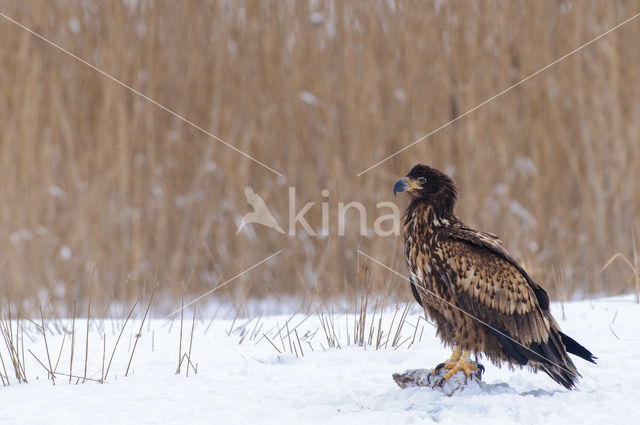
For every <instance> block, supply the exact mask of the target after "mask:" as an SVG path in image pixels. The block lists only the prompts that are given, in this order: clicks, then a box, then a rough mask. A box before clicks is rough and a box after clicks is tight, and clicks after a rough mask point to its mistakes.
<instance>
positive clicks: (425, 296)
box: [393, 164, 596, 389]
mask: <svg viewBox="0 0 640 425" xmlns="http://www.w3.org/2000/svg"><path fill="white" fill-rule="evenodd" d="M393 192H394V195H395V194H396V193H398V192H406V193H408V195H409V197H410V198H411V199H410V204H409V206H408V207H407V210H406V211H405V214H404V216H403V236H404V248H405V249H404V250H405V257H406V261H407V265H408V267H409V272H410V284H411V291H412V293H413V296H414V297H415V299H416V301H417V302H418V304H420V305H421V306H422V307H423V309H424V311H425V314H426V316H427V317H429V318H430V319H431V320H432V321H433V322H435V325H436V328H437V334H438V336H439V337H440V338H441V339H442V341H443V342H444V343H445V345H446V346H450V347H453V348H454V350H453V354H452V356H451V358H450V359H449V360H448V361H447V362H445V363H443V364H441V365H439V366H438V367H437V369H438V368H442V367H444V368H446V369H448V371H447V373H446V374H445V375H444V378H443V381H446V380H448V379H449V378H450V377H452V376H453V375H454V374H455V373H457V372H458V371H464V373H465V375H466V376H467V377H470V376H471V374H472V373H475V372H476V371H477V370H478V366H480V367H482V366H481V365H476V363H474V362H472V361H471V359H470V355H471V353H473V354H475V356H476V358H477V356H479V355H484V356H485V357H486V358H488V359H489V360H490V361H491V362H492V363H494V364H496V365H497V366H501V365H503V364H505V363H506V364H508V365H509V366H510V367H511V368H513V367H514V366H519V367H525V366H527V367H530V368H531V369H532V370H533V371H535V372H538V371H543V372H545V373H546V374H548V375H549V376H550V377H551V378H552V379H553V380H554V381H556V382H557V383H559V384H561V385H563V386H564V387H566V388H568V389H572V388H574V387H575V386H576V384H577V381H578V378H579V377H580V374H579V373H578V370H577V369H576V367H575V365H574V364H573V362H572V361H571V359H570V358H569V356H568V354H567V353H572V354H575V355H576V356H578V357H581V358H583V359H585V360H587V361H590V362H592V363H595V359H596V357H594V356H593V354H592V353H591V352H590V351H589V350H587V349H586V348H585V347H583V346H582V345H580V344H579V343H578V342H576V341H575V340H574V339H572V338H571V337H569V336H567V335H566V334H564V333H562V332H561V331H560V327H559V326H558V323H557V322H556V320H555V319H554V318H553V316H552V315H551V312H550V311H549V296H548V295H547V293H546V291H545V290H544V289H543V288H542V287H541V286H540V285H539V284H537V283H536V282H535V281H534V280H533V278H532V277H531V276H530V275H529V274H528V273H527V271H526V270H525V269H524V267H522V266H521V265H520V264H519V263H518V262H517V261H516V260H515V259H514V257H513V256H512V255H511V254H510V253H509V252H508V251H507V249H505V247H504V246H503V244H502V242H501V241H500V239H499V238H498V237H497V236H495V235H493V234H490V233H485V232H481V231H478V230H474V229H472V228H470V227H469V226H467V225H465V224H464V223H463V222H462V221H461V220H460V219H459V218H458V217H456V215H455V214H454V212H453V210H454V207H455V204H456V199H457V196H458V191H457V188H456V184H455V183H454V182H453V180H452V179H451V178H450V177H449V176H447V175H446V174H445V173H443V172H441V171H439V170H437V169H435V168H432V167H429V166H427V165H422V164H418V165H416V166H415V167H413V168H412V169H411V171H410V172H409V174H407V176H406V177H403V178H401V179H399V180H398V181H397V182H396V183H395V186H394V188H393ZM435 371H436V370H435V369H434V371H433V372H434V374H435Z"/></svg>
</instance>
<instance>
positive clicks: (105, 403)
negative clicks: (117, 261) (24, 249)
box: [0, 297, 640, 425]
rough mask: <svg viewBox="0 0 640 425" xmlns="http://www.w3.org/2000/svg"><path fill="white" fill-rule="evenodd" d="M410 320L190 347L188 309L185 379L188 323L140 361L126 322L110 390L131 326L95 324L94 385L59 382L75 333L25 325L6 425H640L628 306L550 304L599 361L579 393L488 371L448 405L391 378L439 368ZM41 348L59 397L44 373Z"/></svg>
mask: <svg viewBox="0 0 640 425" xmlns="http://www.w3.org/2000/svg"><path fill="white" fill-rule="evenodd" d="M402 311H403V310H402V309H399V310H398V311H397V312H396V314H395V318H394V311H393V309H392V310H390V311H389V310H388V311H386V312H385V314H384V318H383V321H382V322H380V321H379V315H378V316H375V317H372V316H371V315H370V316H368V317H367V318H366V321H365V326H364V327H362V329H364V333H363V335H364V340H365V342H366V344H365V346H364V347H363V346H359V345H358V344H355V343H354V341H353V339H354V332H356V333H358V331H355V330H354V329H355V324H356V322H357V316H355V315H350V316H349V315H346V316H345V315H337V314H336V315H333V316H329V315H324V316H322V317H320V316H319V315H317V314H314V315H310V316H307V317H305V316H303V315H296V316H293V317H291V316H272V317H264V316H262V317H260V316H258V317H254V318H253V319H251V320H249V319H237V320H235V321H234V320H222V319H215V320H213V321H212V322H210V323H209V321H208V320H204V319H203V320H201V321H198V320H196V322H195V330H194V332H193V337H192V334H191V326H192V320H191V315H190V314H191V312H190V311H188V312H186V313H185V318H184V324H183V328H182V332H183V335H182V347H181V348H182V349H181V352H182V353H183V363H182V366H181V371H180V373H179V374H176V369H177V366H178V358H179V349H180V320H179V319H178V320H173V321H172V322H169V321H162V320H153V321H151V322H147V323H145V324H144V326H143V330H142V332H141V333H140V337H139V338H138V343H137V346H135V351H134V350H133V349H134V345H135V341H136V338H135V335H136V334H137V333H138V330H139V327H140V319H137V320H132V321H129V323H128V324H127V325H126V327H124V331H123V332H122V339H121V340H120V342H119V344H118V345H117V347H116V348H117V349H116V351H115V354H114V356H113V363H112V364H111V368H110V370H109V374H108V375H107V377H106V380H105V381H106V382H105V383H100V382H97V381H93V380H100V379H101V377H102V376H104V375H105V371H104V370H105V368H104V367H103V366H102V364H103V355H104V357H105V364H108V362H109V359H110V357H111V353H112V350H113V347H114V344H115V342H116V339H117V338H118V334H119V333H120V329H122V325H123V322H124V321H123V320H102V321H100V320H94V321H93V322H92V324H91V329H92V330H91V331H90V332H89V356H88V359H89V362H88V365H87V375H86V376H87V377H88V378H91V379H93V380H87V381H86V382H84V383H82V382H81V381H82V379H81V380H80V383H78V379H77V378H73V379H72V383H71V384H70V383H69V378H68V376H64V375H62V374H63V373H67V374H68V373H69V370H70V353H71V344H70V339H71V335H70V334H68V333H67V334H66V335H65V332H64V331H62V327H63V326H64V327H67V328H70V322H66V321H65V322H59V321H57V322H51V323H49V324H48V325H47V327H48V328H49V331H48V332H47V345H46V346H45V344H44V339H43V338H42V333H41V332H40V331H39V330H38V328H37V327H36V325H35V324H32V323H27V324H26V325H25V326H24V328H25V333H24V348H22V347H21V344H22V341H20V342H19V344H17V345H18V349H19V352H20V354H19V356H20V359H22V350H24V353H25V356H24V364H25V372H26V377H27V379H28V383H22V384H18V383H17V380H16V379H15V373H13V369H12V368H11V361H10V357H9V354H8V352H7V349H6V347H5V346H4V345H2V346H1V347H2V348H1V349H0V352H1V353H2V357H3V362H4V365H5V367H6V370H7V372H8V376H9V378H10V384H9V385H7V386H3V387H1V388H0V424H3V425H7V424H65V425H66V424H69V425H71V424H86V423H93V424H110V425H112V424H149V423H158V424H180V423H184V424H192V425H195V424H279V425H281V424H310V423H313V424H350V425H352V424H368V425H369V424H371V425H372V424H385V425H389V424H406V423H441V424H442V423H444V424H454V423H455V424H466V423H474V424H483V423H491V424H511V423H522V424H537V423H545V424H556V423H557V424H563V425H564V424H575V423H580V424H583V425H587V424H602V423H606V424H613V423H615V424H635V423H640V422H639V421H640V403H639V401H640V387H639V386H638V381H639V379H640V369H639V368H638V364H637V362H638V360H639V353H640V337H639V336H638V331H637V328H638V323H639V322H640V306H639V305H638V304H635V303H634V300H633V298H630V297H625V298H615V299H612V298H609V299H602V300H595V301H582V302H573V303H569V304H565V306H564V314H565V319H564V320H563V319H562V316H563V314H562V311H561V306H560V305H559V304H555V305H553V312H554V315H555V317H556V318H557V319H558V321H559V322H560V325H561V327H562V328H563V330H564V331H565V332H566V333H567V334H569V335H570V336H572V337H574V338H575V339H576V340H578V341H579V342H581V343H583V344H584V345H585V346H586V347H587V348H589V349H590V350H592V351H593V352H594V354H595V355H596V356H598V357H599V360H598V364H597V365H592V364H590V363H587V362H585V361H582V360H581V359H578V358H575V359H574V361H575V363H576V366H577V367H578V370H579V371H580V372H581V374H582V375H583V379H582V380H581V383H580V385H579V387H578V389H577V390H574V391H567V390H565V389H564V388H562V387H561V386H559V385H557V384H556V383H554V382H553V381H552V380H551V379H550V378H548V377H547V376H546V375H544V374H532V373H530V372H528V371H527V370H520V369H518V370H515V371H509V370H508V369H507V368H502V369H498V368H496V367H494V366H493V365H491V364H487V363H485V366H486V373H485V375H484V377H483V380H484V382H483V383H482V385H481V386H480V387H473V388H469V389H467V390H465V391H464V392H462V393H459V394H456V395H454V396H453V397H447V396H445V395H443V394H442V393H440V392H437V391H434V390H431V389H428V388H409V389H400V388H398V387H397V386H396V384H395V383H394V381H393V380H392V378H391V375H392V374H393V373H394V372H402V371H404V370H405V369H411V368H425V367H432V366H434V365H436V364H437V363H439V362H441V361H443V360H444V359H446V358H447V357H448V356H449V354H450V353H449V351H447V350H446V349H444V348H443V347H442V345H441V344H440V343H439V341H438V340H437V339H436V338H435V330H434V328H433V327H432V326H431V325H429V324H428V323H426V322H425V321H424V320H418V317H419V315H418V312H417V311H413V310H412V311H411V312H409V314H408V315H407V317H406V320H404V321H403V320H402V317H401V315H402ZM392 320H393V322H394V323H393V324H392V323H391V321H392ZM323 323H324V326H323ZM398 323H402V326H400V327H399V326H398ZM416 323H418V329H417V330H416V329H415V325H416ZM380 325H382V326H381V328H382V331H380V330H379V329H380ZM287 328H288V329H287ZM399 328H400V329H399ZM75 329H76V332H75V349H74V357H75V358H74V363H73V374H74V375H77V376H84V358H85V350H86V334H85V329H86V320H85V321H84V322H83V321H82V320H80V319H78V320H77V321H76V324H75ZM278 329H280V332H278ZM294 329H295V330H294ZM325 329H326V330H325ZM389 329H391V332H388V331H389ZM398 329H399V331H398ZM13 332H14V333H15V322H14V330H13ZM39 332H40V333H39ZM361 333H362V332H361ZM265 335H266V336H265ZM287 335H289V336H287ZM14 336H15V335H14ZM103 336H106V341H105V340H104V339H103ZM19 337H20V336H19ZM63 339H64V345H63ZM369 342H371V343H369ZM337 344H340V347H337V346H335V347H330V346H331V345H337ZM376 345H378V348H379V349H376ZM61 347H62V350H61ZM104 347H106V349H104ZM300 347H302V349H300ZM47 348H48V350H49V358H50V359H51V365H52V366H51V368H52V369H55V370H56V371H57V374H56V380H55V385H54V384H53V382H52V380H51V379H48V378H47V372H46V371H45V367H47V368H49V360H48V357H47ZM189 350H191V356H190V359H191V361H192V363H193V365H194V367H197V373H195V371H194V369H193V368H190V369H189V375H188V376H187V364H188V359H187V357H186V356H185V355H184V354H185V353H186V354H187V355H188V353H189ZM29 351H31V352H32V353H33V354H31V352H29ZM132 352H133V354H134V355H133V358H132V359H131V353H132ZM36 357H37V358H38V359H39V360H40V361H41V362H42V363H43V364H44V366H43V365H40V364H39V363H38V361H37V360H36ZM130 360H131V366H130V370H129V374H128V376H126V377H125V371H126V369H127V365H128V364H129V361H130ZM105 367H106V366H105Z"/></svg>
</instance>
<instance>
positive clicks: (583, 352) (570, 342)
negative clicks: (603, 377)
mask: <svg viewBox="0 0 640 425" xmlns="http://www.w3.org/2000/svg"><path fill="white" fill-rule="evenodd" d="M560 337H561V338H562V343H563V344H564V346H565V347H566V349H567V352H569V353H571V354H575V355H576V356H578V357H581V358H583V359H585V360H586V361H589V362H591V363H594V364H595V362H596V359H597V357H596V356H594V355H593V354H592V353H591V351H589V350H587V349H586V348H584V347H583V346H582V345H580V344H578V343H577V342H576V340H574V339H573V338H571V337H569V336H567V335H565V334H563V333H562V332H560Z"/></svg>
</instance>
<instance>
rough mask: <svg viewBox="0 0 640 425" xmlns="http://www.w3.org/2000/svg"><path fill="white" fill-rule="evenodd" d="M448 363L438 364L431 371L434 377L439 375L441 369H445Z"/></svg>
mask: <svg viewBox="0 0 640 425" xmlns="http://www.w3.org/2000/svg"><path fill="white" fill-rule="evenodd" d="M445 364H446V363H440V364H438V365H437V366H436V367H434V368H433V369H431V374H432V375H437V374H438V372H439V371H440V369H442V368H443V367H445Z"/></svg>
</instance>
